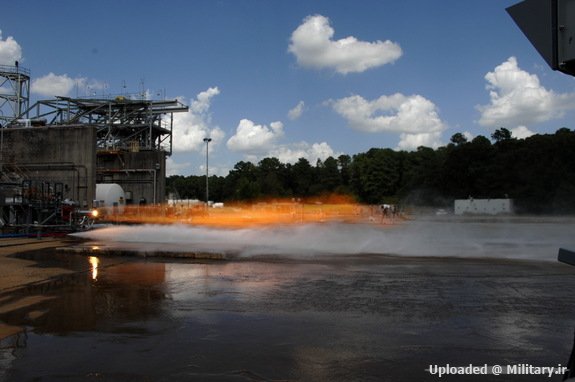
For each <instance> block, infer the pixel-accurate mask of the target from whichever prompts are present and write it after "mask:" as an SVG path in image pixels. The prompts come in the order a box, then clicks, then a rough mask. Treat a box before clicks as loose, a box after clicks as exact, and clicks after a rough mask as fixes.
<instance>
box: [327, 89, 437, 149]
mask: <svg viewBox="0 0 575 382" xmlns="http://www.w3.org/2000/svg"><path fill="white" fill-rule="evenodd" d="M327 104H328V105H330V106H331V107H332V108H333V110H334V111H335V112H336V113H338V114H339V115H341V116H342V117H344V118H345V119H346V120H347V122H348V124H349V125H350V126H351V127H352V128H354V129H356V130H361V131H365V132H370V133H381V132H396V133H400V143H399V148H401V149H404V150H409V149H416V148H417V147H419V146H429V147H437V146H440V145H441V142H440V137H441V133H442V132H443V131H444V130H445V129H446V125H445V123H444V122H443V121H442V120H441V118H440V117H439V112H438V110H437V107H436V106H435V104H434V103H433V102H431V101H430V100H428V99H426V98H425V97H422V96H420V95H412V96H405V95H403V94H400V93H396V94H393V95H391V96H381V97H379V98H378V99H375V100H373V101H369V100H366V99H364V98H363V97H361V96H359V95H353V96H350V97H346V98H341V99H339V100H330V101H328V102H327Z"/></svg>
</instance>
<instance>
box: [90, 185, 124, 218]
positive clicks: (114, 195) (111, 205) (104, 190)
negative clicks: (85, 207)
mask: <svg viewBox="0 0 575 382" xmlns="http://www.w3.org/2000/svg"><path fill="white" fill-rule="evenodd" d="M125 205H126V194H125V192H124V189H123V188H122V186H120V185H119V184H117V183H99V184H96V200H95V201H94V207H96V208H105V209H107V210H108V211H109V212H119V213H122V212H124V206H125Z"/></svg>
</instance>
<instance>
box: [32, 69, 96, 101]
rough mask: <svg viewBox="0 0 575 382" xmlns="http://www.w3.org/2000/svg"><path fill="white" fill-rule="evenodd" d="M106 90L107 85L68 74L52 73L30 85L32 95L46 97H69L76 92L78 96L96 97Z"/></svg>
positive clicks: (33, 81)
mask: <svg viewBox="0 0 575 382" xmlns="http://www.w3.org/2000/svg"><path fill="white" fill-rule="evenodd" d="M105 88H106V84H104V83H102V82H99V81H96V80H90V79H88V78H85V77H76V78H71V77H69V76H68V75H67V74H62V75H57V74H54V73H51V72H50V73H49V74H47V75H45V76H43V77H39V78H36V79H34V80H32V84H31V85H30V91H31V92H32V93H34V94H38V95H42V96H46V97H54V96H68V95H70V94H71V93H72V92H73V91H74V90H75V91H76V93H77V94H78V95H82V96H84V95H85V96H94V95H95V94H97V93H98V92H99V91H100V90H102V89H105Z"/></svg>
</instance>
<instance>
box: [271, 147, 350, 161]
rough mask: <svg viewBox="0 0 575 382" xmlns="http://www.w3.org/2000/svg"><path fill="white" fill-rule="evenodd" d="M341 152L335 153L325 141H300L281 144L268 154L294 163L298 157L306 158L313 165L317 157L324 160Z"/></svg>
mask: <svg viewBox="0 0 575 382" xmlns="http://www.w3.org/2000/svg"><path fill="white" fill-rule="evenodd" d="M341 154H342V153H336V152H334V151H333V149H332V148H331V147H330V146H329V145H328V144H327V143H326V142H321V143H313V144H311V145H310V144H309V143H307V142H300V143H295V144H291V145H281V146H277V147H275V148H274V149H273V150H271V151H270V153H269V155H268V156H272V157H275V158H278V159H279V160H280V162H282V163H295V162H297V161H298V160H299V159H300V158H305V159H307V160H308V161H309V162H310V163H311V164H312V165H315V163H316V162H317V160H318V159H321V160H322V161H324V160H325V159H326V158H328V157H330V156H331V157H336V156H339V155H341Z"/></svg>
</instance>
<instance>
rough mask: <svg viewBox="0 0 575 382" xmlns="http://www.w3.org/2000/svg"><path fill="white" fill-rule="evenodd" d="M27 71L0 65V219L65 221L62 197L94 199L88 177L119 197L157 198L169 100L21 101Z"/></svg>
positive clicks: (175, 107) (167, 150)
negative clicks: (117, 191) (115, 189)
mask: <svg viewBox="0 0 575 382" xmlns="http://www.w3.org/2000/svg"><path fill="white" fill-rule="evenodd" d="M29 81H30V75H29V71H28V70H26V69H24V68H22V67H20V66H19V65H18V64H17V63H16V65H15V66H13V67H7V66H1V67H0V84H2V85H0V90H1V91H0V207H1V210H2V216H1V217H2V221H0V224H7V225H11V226H20V225H21V226H32V225H51V224H56V225H58V224H68V223H69V220H70V218H69V217H67V216H65V215H66V214H67V212H64V210H66V211H67V209H66V208H63V207H62V205H66V204H67V203H70V204H73V205H76V206H77V208H78V209H84V210H85V209H90V208H92V207H93V206H94V205H97V203H98V201H97V198H96V184H112V183H113V184H118V185H120V186H121V187H122V188H123V189H124V191H125V203H126V204H156V203H161V202H164V199H165V176H166V168H165V164H166V156H169V155H171V154H172V132H173V124H174V118H173V115H174V113H178V112H186V111H188V107H187V106H185V105H183V104H181V103H180V102H179V101H177V100H148V99H144V98H143V97H134V96H130V95H127V94H125V95H120V96H109V97H102V98H97V99H95V98H70V97H56V98H54V99H50V100H40V101H37V102H35V103H34V104H33V105H31V106H30V104H29V88H30V85H29Z"/></svg>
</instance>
